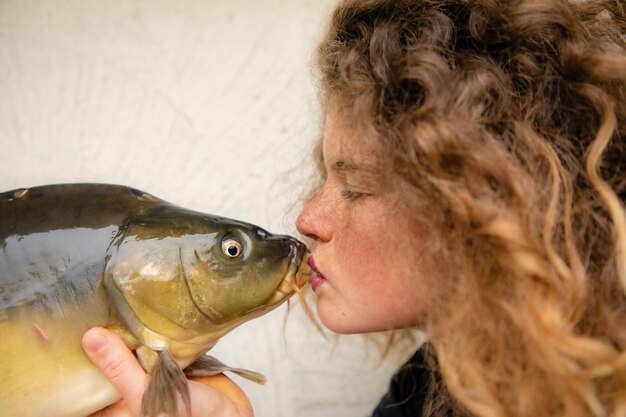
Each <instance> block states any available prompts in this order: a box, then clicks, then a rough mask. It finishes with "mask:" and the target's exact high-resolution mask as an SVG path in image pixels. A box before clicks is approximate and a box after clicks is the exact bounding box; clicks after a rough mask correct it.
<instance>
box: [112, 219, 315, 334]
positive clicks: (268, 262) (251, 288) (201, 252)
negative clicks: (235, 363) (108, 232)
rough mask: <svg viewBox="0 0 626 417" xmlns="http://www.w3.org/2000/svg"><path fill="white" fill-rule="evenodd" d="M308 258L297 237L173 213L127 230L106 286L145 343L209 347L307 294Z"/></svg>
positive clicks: (116, 246) (117, 244) (119, 241)
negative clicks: (296, 293)
mask: <svg viewBox="0 0 626 417" xmlns="http://www.w3.org/2000/svg"><path fill="white" fill-rule="evenodd" d="M307 256H308V251H307V248H306V246H305V245H304V244H303V243H301V242H300V241H298V240H297V239H295V238H293V237H290V236H284V235H273V234H271V233H269V232H267V231H265V230H263V229H261V228H259V227H257V226H255V225H252V224H249V223H245V222H241V221H237V220H232V219H228V218H224V217H218V216H212V215H207V214H201V213H196V212H191V211H187V210H182V209H180V210H179V209H175V208H169V209H167V210H161V212H160V213H158V214H154V213H153V214H151V215H149V216H144V217H142V218H136V219H131V220H130V221H129V222H128V224H126V225H124V226H123V227H122V228H120V232H119V233H118V236H117V237H116V238H115V239H114V241H113V243H112V245H111V247H110V248H109V252H108V254H107V266H106V269H105V279H104V283H105V287H106V289H107V292H108V293H109V295H110V297H111V298H112V299H113V304H114V305H115V306H116V309H117V313H118V315H120V316H121V319H122V321H124V322H125V323H126V324H127V326H128V327H129V329H130V331H131V333H133V334H135V336H136V337H137V338H138V339H139V340H140V341H141V342H142V343H145V344H150V341H149V340H148V339H150V338H151V337H152V338H154V337H156V338H157V339H159V340H161V341H162V340H166V341H179V342H182V341H184V342H190V343H202V344H210V343H211V342H212V341H213V340H217V339H218V338H219V337H221V336H222V335H223V334H225V333H226V332H228V331H230V330H231V329H233V328H235V327H236V326H238V325H239V324H241V323H243V322H245V321H247V320H249V319H252V318H254V317H258V316H260V315H262V314H264V313H265V312H268V311H269V310H271V309H273V308H275V307H276V306H278V305H279V304H281V303H282V302H283V301H285V300H286V299H288V298H289V297H290V296H291V295H292V294H293V293H294V290H295V289H296V288H294V287H295V286H297V287H298V288H299V287H302V286H303V285H304V284H305V283H306V281H307V280H308V266H307V265H306V258H307ZM155 335H156V336H155ZM213 343H214V342H213ZM153 344H154V343H153Z"/></svg>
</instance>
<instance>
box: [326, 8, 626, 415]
mask: <svg viewBox="0 0 626 417" xmlns="http://www.w3.org/2000/svg"><path fill="white" fill-rule="evenodd" d="M625 7H626V6H624V3H623V1H621V0H593V1H591V0H589V1H585V0H577V1H573V0H572V1H568V0H511V1H498V0H345V1H342V2H340V4H339V5H338V6H337V7H336V9H335V10H334V12H333V14H332V17H331V19H330V24H329V27H328V30H327V32H326V34H325V37H324V39H323V40H322V42H321V44H320V46H319V48H318V68H319V71H320V80H321V81H320V82H321V89H322V93H323V97H322V98H323V102H324V105H325V106H326V107H327V109H329V110H332V111H338V112H340V113H341V116H342V117H344V118H346V119H348V120H350V121H351V122H352V124H353V125H354V126H357V128H358V129H359V130H360V131H361V132H362V133H363V134H362V135H361V136H362V137H363V139H364V140H367V139H369V140H374V141H375V143H376V144H377V146H378V149H379V153H380V155H384V156H385V157H386V158H388V161H389V162H390V164H389V166H390V167H391V169H392V170H393V171H394V173H395V174H396V175H399V176H401V177H402V178H403V179H405V180H407V181H408V182H409V183H410V184H411V185H412V187H413V191H416V192H417V191H419V195H420V198H422V199H424V198H425V199H426V203H427V204H428V206H429V207H430V209H429V211H428V221H429V222H430V224H432V227H433V228H434V230H437V231H438V236H440V238H441V240H442V244H441V245H440V247H438V249H437V253H436V256H438V257H441V259H445V260H446V261H445V265H446V267H445V269H444V270H442V276H443V278H442V279H441V280H440V281H441V282H440V283H438V284H437V289H436V291H435V294H434V297H435V299H434V302H433V303H432V304H433V306H432V308H431V310H430V311H429V314H428V318H427V321H426V323H425V325H424V327H425V330H426V332H427V333H428V335H429V338H430V343H431V346H432V347H433V349H432V350H433V351H434V355H435V357H436V361H437V364H438V368H439V372H440V376H441V378H437V381H440V382H437V381H434V383H437V384H439V385H438V386H437V387H436V389H435V390H434V391H433V395H432V398H431V399H430V407H429V409H428V411H427V412H428V413H431V414H435V415H436V414H437V413H438V410H439V412H441V413H443V412H444V411H442V410H447V409H452V410H453V411H454V413H456V414H458V415H468V414H469V415H478V416H485V417H486V416H490V417H491V416H533V417H539V416H570V417H575V416H589V415H593V416H618V415H619V416H624V415H626V352H625V349H626V299H625V294H626V213H625V210H624V195H625V188H626V175H625V174H626V150H625V145H626V144H625V141H624V139H625V138H626V18H625V10H624V8H625ZM415 212H416V214H415V215H416V216H426V214H424V213H421V212H420V211H419V210H416V211H415ZM433 213H437V215H434V216H433ZM416 239H419V237H417V236H416ZM442 268H443V267H442Z"/></svg>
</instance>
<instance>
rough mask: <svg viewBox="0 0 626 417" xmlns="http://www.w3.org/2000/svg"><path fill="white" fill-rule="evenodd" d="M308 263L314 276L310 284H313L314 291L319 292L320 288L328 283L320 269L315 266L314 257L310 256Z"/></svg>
mask: <svg viewBox="0 0 626 417" xmlns="http://www.w3.org/2000/svg"><path fill="white" fill-rule="evenodd" d="M307 263H308V264H309V266H310V267H311V270H312V271H313V276H312V277H311V280H310V281H309V283H310V284H311V288H312V289H313V291H317V289H318V288H319V287H321V286H322V285H324V284H325V283H326V278H324V275H322V273H321V272H320V271H319V269H317V267H316V266H315V260H313V255H311V256H309V259H308V260H307Z"/></svg>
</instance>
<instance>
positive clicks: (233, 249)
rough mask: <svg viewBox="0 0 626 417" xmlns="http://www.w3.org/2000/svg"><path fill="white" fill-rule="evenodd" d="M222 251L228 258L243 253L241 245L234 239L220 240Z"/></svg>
mask: <svg viewBox="0 0 626 417" xmlns="http://www.w3.org/2000/svg"><path fill="white" fill-rule="evenodd" d="M222 252H224V255H226V256H228V257H229V258H236V257H238V256H241V254H242V253H243V246H242V244H241V243H240V242H238V241H236V240H235V239H225V240H224V241H223V242H222Z"/></svg>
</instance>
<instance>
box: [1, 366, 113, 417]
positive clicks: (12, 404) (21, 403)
mask: <svg viewBox="0 0 626 417" xmlns="http://www.w3.org/2000/svg"><path fill="white" fill-rule="evenodd" d="M14 394H15V395H13V396H10V397H9V398H1V399H0V416H2V417H5V416H6V417H9V416H11V417H85V416H88V415H90V414H91V413H93V412H95V411H97V410H100V409H101V408H104V407H106V406H107V405H109V404H111V403H114V402H115V401H117V400H119V399H120V395H119V393H118V392H117V391H116V390H115V388H113V386H112V385H111V384H109V382H108V381H107V380H106V379H105V378H104V376H102V374H101V373H100V372H98V371H97V370H95V369H91V368H85V369H83V370H82V371H80V372H78V373H75V374H73V375H71V376H67V377H65V378H63V379H62V380H61V381H59V383H58V384H55V385H54V386H46V387H41V388H40V389H38V390H37V391H35V392H30V393H27V394H25V393H17V392H15V393H14ZM5 401H6V402H5Z"/></svg>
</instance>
